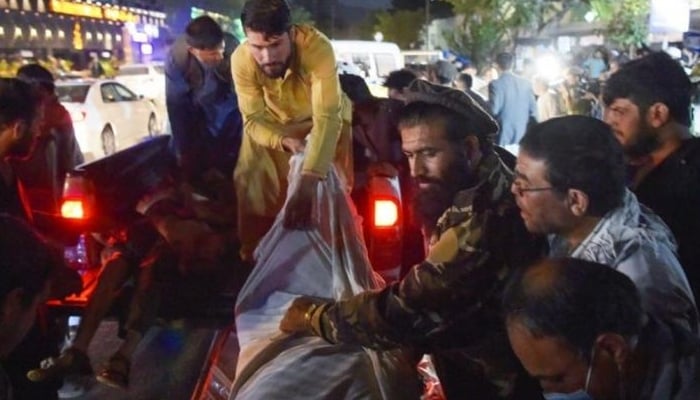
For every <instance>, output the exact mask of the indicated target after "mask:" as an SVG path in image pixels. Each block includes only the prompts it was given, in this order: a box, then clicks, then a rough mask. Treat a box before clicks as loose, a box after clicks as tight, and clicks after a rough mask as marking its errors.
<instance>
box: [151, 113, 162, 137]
mask: <svg viewBox="0 0 700 400" xmlns="http://www.w3.org/2000/svg"><path fill="white" fill-rule="evenodd" d="M159 134H160V129H158V119H157V118H156V115H155V114H153V113H151V115H150V116H149V117H148V137H153V136H158V135H159Z"/></svg>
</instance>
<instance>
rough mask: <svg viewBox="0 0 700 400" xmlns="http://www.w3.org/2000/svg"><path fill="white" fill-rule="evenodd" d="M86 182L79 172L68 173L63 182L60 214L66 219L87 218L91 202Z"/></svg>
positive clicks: (90, 192)
mask: <svg viewBox="0 0 700 400" xmlns="http://www.w3.org/2000/svg"><path fill="white" fill-rule="evenodd" d="M92 193H93V192H92V191H91V190H90V188H89V184H88V182H87V181H86V180H85V179H84V178H83V176H82V175H80V174H75V173H69V174H68V175H67V176H66V181H65V183H64V184H63V204H61V216H62V217H63V218H67V219H87V218H89V217H90V208H91V205H92V204H93V200H92V197H91V194H92Z"/></svg>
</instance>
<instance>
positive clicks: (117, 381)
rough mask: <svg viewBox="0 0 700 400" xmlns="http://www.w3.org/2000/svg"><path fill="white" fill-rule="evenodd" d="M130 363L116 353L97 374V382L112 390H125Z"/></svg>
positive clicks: (127, 384)
mask: <svg viewBox="0 0 700 400" xmlns="http://www.w3.org/2000/svg"><path fill="white" fill-rule="evenodd" d="M130 369H131V361H129V359H128V358H126V357H124V356H123V355H121V354H119V353H117V354H115V355H113V356H112V357H111V358H110V359H109V361H107V364H106V365H105V366H104V368H103V369H102V371H100V373H99V374H97V381H98V382H100V383H103V384H105V385H107V386H111V387H113V388H119V389H126V388H127V387H128V386H129V370H130Z"/></svg>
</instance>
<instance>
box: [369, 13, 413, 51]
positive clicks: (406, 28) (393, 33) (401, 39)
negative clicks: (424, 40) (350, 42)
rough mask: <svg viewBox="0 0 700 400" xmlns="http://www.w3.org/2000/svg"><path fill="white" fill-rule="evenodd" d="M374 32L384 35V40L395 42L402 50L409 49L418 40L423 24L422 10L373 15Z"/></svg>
mask: <svg viewBox="0 0 700 400" xmlns="http://www.w3.org/2000/svg"><path fill="white" fill-rule="evenodd" d="M375 18H376V21H377V22H376V24H375V25H374V30H375V31H377V32H381V33H382V35H384V40H386V41H388V42H395V43H396V44H398V45H399V47H400V48H402V49H408V48H411V45H412V44H415V43H416V42H417V41H418V40H419V39H420V33H421V29H420V28H421V27H422V26H423V25H424V23H425V14H424V12H423V11H422V10H414V11H409V10H396V11H392V12H387V11H383V12H379V13H377V14H376V15H375Z"/></svg>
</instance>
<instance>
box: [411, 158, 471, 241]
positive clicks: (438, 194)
mask: <svg viewBox="0 0 700 400" xmlns="http://www.w3.org/2000/svg"><path fill="white" fill-rule="evenodd" d="M447 171H448V174H447V176H445V177H444V178H443V179H437V178H429V177H420V176H419V177H416V178H414V180H413V193H414V197H413V202H412V206H413V217H414V220H415V222H416V223H417V224H418V225H419V226H421V227H422V228H423V229H425V230H426V231H427V232H430V233H432V231H433V230H434V229H435V225H436V224H437V221H438V219H439V218H440V216H442V214H444V213H445V211H446V210H447V209H448V208H449V207H450V206H452V204H453V203H454V198H455V196H456V195H457V193H458V192H460V191H462V190H464V189H467V188H469V187H471V186H473V184H474V183H475V180H476V177H475V175H474V173H473V171H471V170H470V168H469V162H468V160H467V157H466V155H464V154H461V155H460V157H459V158H458V159H457V160H455V161H454V162H453V163H451V165H450V166H449V168H448V169H447ZM421 183H422V184H429V186H427V187H425V188H420V187H419V186H418V185H419V184H421Z"/></svg>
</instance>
